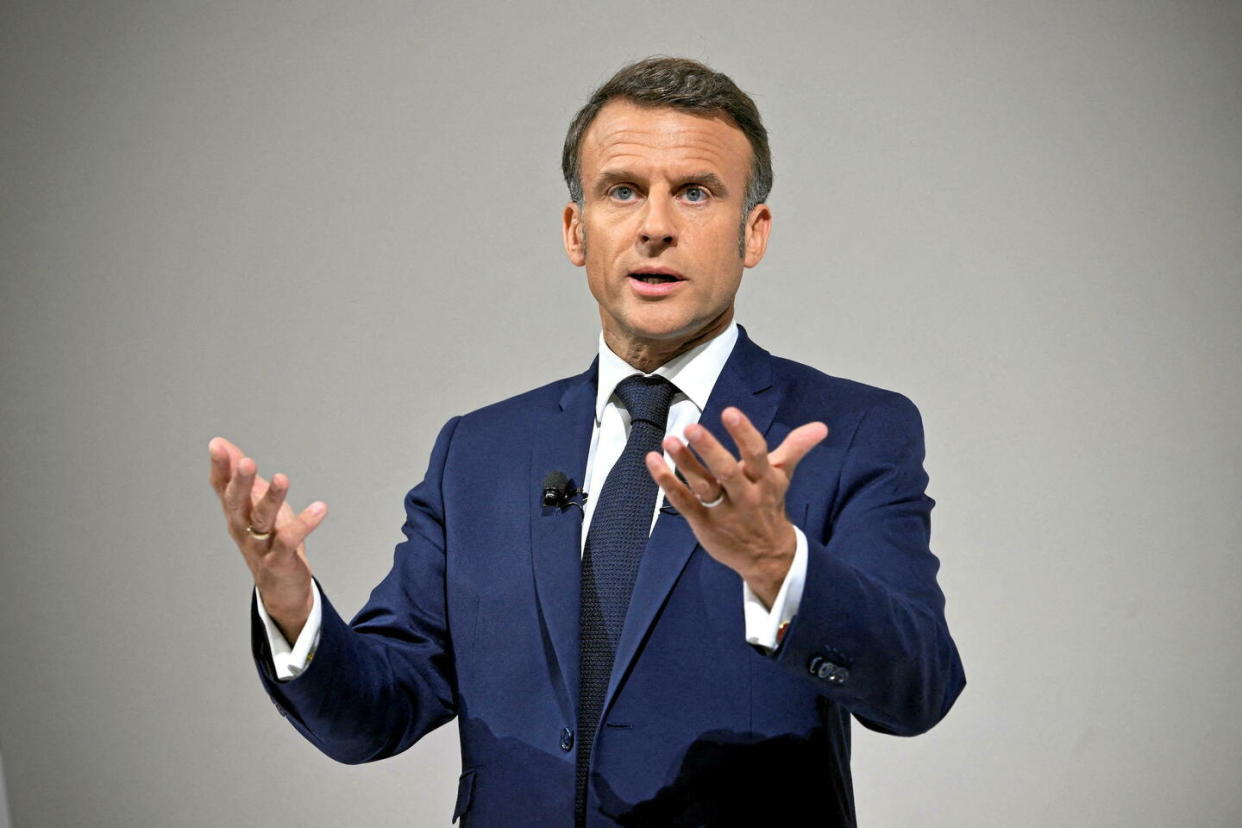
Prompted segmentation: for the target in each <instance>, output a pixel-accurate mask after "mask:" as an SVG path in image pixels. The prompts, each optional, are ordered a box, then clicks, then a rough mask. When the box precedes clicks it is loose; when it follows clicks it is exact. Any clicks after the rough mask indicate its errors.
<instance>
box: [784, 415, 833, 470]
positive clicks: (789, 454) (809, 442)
mask: <svg viewBox="0 0 1242 828" xmlns="http://www.w3.org/2000/svg"><path fill="white" fill-rule="evenodd" d="M827 436H828V426H826V425H824V424H823V423H807V424H806V425H802V426H798V427H797V428H795V429H794V430H793V431H791V432H789V434H788V435H787V436H786V437H785V439H784V440H782V441H781V444H780V445H779V446H777V448H776V451H774V452H772V457H771V461H772V465H773V466H776V467H778V468H780V469H781V470H783V471H784V472H785V474H787V475H788V476H789V477H793V472H794V469H795V468H796V467H797V465H798V463H800V462H802V458H803V457H805V456H806V453H807V452H808V451H810V450H811V449H813V448H815V447H816V446H817V445H819V444H820V443H821V442H823V440H824V438H825V437H827Z"/></svg>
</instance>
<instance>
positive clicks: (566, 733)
mask: <svg viewBox="0 0 1242 828" xmlns="http://www.w3.org/2000/svg"><path fill="white" fill-rule="evenodd" d="M573 749H574V732H573V731H572V730H570V729H569V728H567V727H563V728H561V750H563V751H565V752H566V753H569V752H570V751H571V750H573Z"/></svg>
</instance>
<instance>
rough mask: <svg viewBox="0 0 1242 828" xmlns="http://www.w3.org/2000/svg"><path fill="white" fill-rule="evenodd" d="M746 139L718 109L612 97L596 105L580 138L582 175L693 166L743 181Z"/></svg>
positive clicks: (747, 159)
mask: <svg viewBox="0 0 1242 828" xmlns="http://www.w3.org/2000/svg"><path fill="white" fill-rule="evenodd" d="M750 163H751V148H750V142H749V141H748V140H747V139H746V135H745V134H744V133H743V132H742V130H741V129H739V128H738V126H737V124H735V123H734V122H733V119H731V118H730V117H729V116H728V115H726V114H725V113H723V112H704V113H698V112H686V111H683V110H680V109H672V108H671V107H665V106H642V105H640V104H636V103H634V102H633V101H629V100H624V99H617V100H612V101H609V102H608V103H607V104H605V105H604V106H603V108H602V109H600V111H599V114H598V115H596V116H595V120H594V121H592V122H591V126H590V127H589V128H588V129H587V131H586V134H585V135H583V137H582V156H581V164H582V175H583V178H587V179H589V178H590V177H592V176H593V175H597V174H599V173H600V172H602V171H604V170H608V169H612V168H616V167H625V168H633V167H643V168H649V167H651V166H653V165H655V166H661V167H664V166H667V167H675V168H678V169H680V168H682V167H688V168H689V167H693V168H696V169H699V168H701V169H704V170H712V171H715V172H716V173H717V174H719V175H720V177H721V178H724V179H726V180H728V179H734V180H735V181H737V180H743V179H745V177H746V175H747V174H748V172H749V169H750Z"/></svg>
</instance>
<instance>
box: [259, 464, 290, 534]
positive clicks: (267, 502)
mask: <svg viewBox="0 0 1242 828" xmlns="http://www.w3.org/2000/svg"><path fill="white" fill-rule="evenodd" d="M288 493H289V478H288V477H286V476H285V475H283V474H274V475H272V482H271V484H270V485H268V487H267V491H265V492H264V493H263V496H262V497H260V498H259V499H258V501H257V502H256V503H255V504H254V506H253V507H251V509H250V526H251V527H252V528H253V529H254V530H255V531H256V532H259V533H263V532H269V531H271V530H272V528H273V527H275V526H276V516H277V515H278V514H280V507H281V504H283V503H284V502H285V496H286V495H287V494H288Z"/></svg>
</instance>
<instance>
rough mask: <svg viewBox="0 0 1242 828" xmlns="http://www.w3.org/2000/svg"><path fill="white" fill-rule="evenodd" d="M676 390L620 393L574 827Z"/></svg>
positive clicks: (586, 557) (597, 554) (648, 380)
mask: <svg viewBox="0 0 1242 828" xmlns="http://www.w3.org/2000/svg"><path fill="white" fill-rule="evenodd" d="M676 391H677V389H676V387H675V386H674V385H673V384H672V383H671V382H669V381H668V380H666V379H664V378H663V377H658V376H651V377H640V376H633V377H629V378H628V379H625V380H622V381H621V383H620V384H619V385H618V386H617V390H616V394H617V396H618V397H620V398H621V402H622V403H623V404H624V405H625V408H626V410H627V411H629V413H630V436H629V438H628V439H627V440H626V442H625V449H624V450H623V451H622V452H621V456H620V457H618V458H617V462H616V463H615V464H614V465H613V467H612V470H611V471H609V472H608V478H607V479H606V480H605V481H604V488H603V490H602V491H601V492H600V495H599V500H597V501H596V506H595V512H594V514H593V515H592V516H591V526H590V529H588V530H587V539H586V546H585V548H584V549H583V552H582V599H581V614H580V616H579V618H580V631H581V636H582V638H581V649H580V653H579V655H580V658H579V668H580V669H579V673H578V678H579V685H578V734H577V739H576V741H577V743H578V756H577V767H576V772H577V773H576V779H575V783H576V788H575V791H574V811H575V824H576V825H579V826H581V825H585V823H586V788H587V775H588V772H589V770H590V764H591V746H592V743H593V742H594V741H595V731H596V728H597V727H598V725H599V718H600V713H601V710H602V708H603V704H604V693H606V692H607V690H608V678H609V676H610V675H611V674H612V661H613V657H614V655H615V654H616V651H617V640H618V639H619V638H620V637H621V627H622V625H623V624H624V623H625V612H626V610H627V609H628V608H629V605H630V592H632V591H633V589H634V578H635V576H636V575H637V574H638V564H639V561H641V560H642V556H643V549H644V548H645V547H646V546H647V536H648V535H649V534H650V531H651V517H652V514H653V512H654V509H655V502H656V493H657V490H658V488H659V487H658V486H656V482H655V481H654V480H652V479H651V473H650V472H649V471H647V466H646V463H645V462H644V460H643V458H645V457H646V456H647V453H648V452H651V451H661V448H660V442H661V441H662V440H663V439H664V429H665V426H666V425H667V423H668V408H669V403H670V402H671V401H672V399H673V394H674V393H676Z"/></svg>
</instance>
